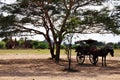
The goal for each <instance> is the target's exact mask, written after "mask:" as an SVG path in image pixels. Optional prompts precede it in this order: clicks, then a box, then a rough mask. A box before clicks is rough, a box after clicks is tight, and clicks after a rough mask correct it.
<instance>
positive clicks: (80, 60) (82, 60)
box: [76, 52, 85, 64]
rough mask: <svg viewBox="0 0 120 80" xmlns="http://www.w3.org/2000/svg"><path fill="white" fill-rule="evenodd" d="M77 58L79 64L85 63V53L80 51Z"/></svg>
mask: <svg viewBox="0 0 120 80" xmlns="http://www.w3.org/2000/svg"><path fill="white" fill-rule="evenodd" d="M76 60H77V63H78V64H83V63H84V60H85V55H83V54H81V52H78V53H77V55H76Z"/></svg>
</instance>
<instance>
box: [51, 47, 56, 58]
mask: <svg viewBox="0 0 120 80" xmlns="http://www.w3.org/2000/svg"><path fill="white" fill-rule="evenodd" d="M50 54H51V58H52V59H54V58H55V54H54V46H53V47H51V46H50Z"/></svg>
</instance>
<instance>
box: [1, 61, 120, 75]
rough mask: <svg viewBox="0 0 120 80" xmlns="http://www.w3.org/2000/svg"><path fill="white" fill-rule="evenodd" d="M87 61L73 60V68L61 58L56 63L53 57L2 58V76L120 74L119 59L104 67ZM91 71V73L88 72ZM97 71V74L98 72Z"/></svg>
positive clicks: (109, 62)
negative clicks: (78, 63) (78, 62)
mask: <svg viewBox="0 0 120 80" xmlns="http://www.w3.org/2000/svg"><path fill="white" fill-rule="evenodd" d="M100 65H101V64H98V65H96V66H94V65H92V64H89V63H86V64H83V65H77V62H76V61H75V60H73V61H72V66H71V69H69V68H68V62H67V60H64V59H63V60H60V63H59V64H56V63H55V62H54V60H51V59H5V60H4V59H1V60H0V76H21V77H24V76H51V75H52V76H64V75H68V73H72V74H71V75H73V74H74V73H75V74H76V75H81V76H87V77H89V76H97V74H98V75H99V74H103V73H104V74H120V62H119V61H117V60H108V66H107V67H102V66H100ZM88 73H89V74H88ZM96 73H97V74H96Z"/></svg>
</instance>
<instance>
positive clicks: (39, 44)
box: [33, 41, 48, 49]
mask: <svg viewBox="0 0 120 80" xmlns="http://www.w3.org/2000/svg"><path fill="white" fill-rule="evenodd" d="M33 48H35V49H48V43H47V42H43V41H33Z"/></svg>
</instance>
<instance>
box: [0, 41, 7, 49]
mask: <svg viewBox="0 0 120 80" xmlns="http://www.w3.org/2000/svg"><path fill="white" fill-rule="evenodd" d="M5 45H6V43H5V42H4V41H0V49H4V48H5Z"/></svg>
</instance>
